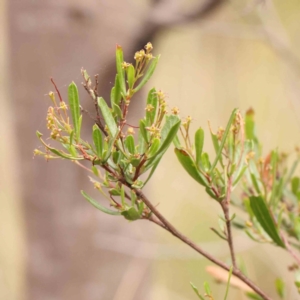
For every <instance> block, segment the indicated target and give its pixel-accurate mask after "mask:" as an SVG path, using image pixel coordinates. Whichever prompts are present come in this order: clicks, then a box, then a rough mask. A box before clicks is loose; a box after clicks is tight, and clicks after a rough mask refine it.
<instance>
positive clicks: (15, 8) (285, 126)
mask: <svg viewBox="0 0 300 300" xmlns="http://www.w3.org/2000/svg"><path fill="white" fill-rule="evenodd" d="M0 5H1V6H0V15H1V18H0V22H1V24H0V25H1V26H0V60H1V68H0V95H1V96H0V104H1V109H0V120H1V122H0V136H1V143H0V154H1V155H0V166H1V168H0V238H1V247H0V299H1V300H2V299H3V300H27V299H30V300H32V299H34V300H36V299H37V300H39V299H42V300H54V299H63V300H71V299H72V300H82V299H85V300H99V299H103V300H106V299H107V300H121V299H122V300H139V299H143V300H144V299H145V300H153V299H155V300H169V299H170V300H171V299H172V300H183V299H196V296H195V295H194V294H193V293H194V292H193V291H192V289H191V287H190V285H189V282H190V281H192V282H193V283H194V284H195V285H197V286H198V287H199V289H200V290H202V285H203V281H205V280H207V281H209V282H211V283H212V289H213V292H214V295H215V298H216V299H223V295H224V290H225V287H224V286H220V285H217V284H216V283H214V281H213V279H212V278H211V276H210V275H209V274H207V273H206V272H205V267H206V266H208V265H210V263H209V262H207V261H206V260H205V259H203V258H201V257H199V255H197V254H196V253H195V252H193V251H192V250H191V249H189V248H188V247H186V246H184V245H181V244H180V242H178V241H177V240H176V239H175V238H173V237H172V236H170V235H169V234H168V233H166V232H163V231H162V230H160V228H155V226H154V225H153V224H148V223H147V222H146V221H138V222H132V223H128V222H127V221H126V220H123V219H121V218H115V217H112V216H107V215H104V214H102V213H101V212H99V211H97V210H95V209H94V208H93V207H92V206H91V205H89V204H88V203H87V202H86V201H85V200H84V199H83V197H82V196H81V195H80V190H82V189H84V190H86V191H87V192H91V193H92V192H93V191H92V190H93V187H92V185H91V184H90V182H89V180H88V177H87V174H86V173H85V172H84V171H83V170H81V169H79V168H77V167H76V166H75V165H72V164H70V162H68V161H56V160H55V161H51V162H48V163H47V162H46V161H44V160H43V159H42V158H40V157H36V158H33V149H34V148H36V147H38V146H39V142H38V140H37V138H36V135H35V131H36V130H37V129H38V130H39V131H41V132H44V133H45V134H46V129H45V123H46V121H45V118H46V111H47V108H48V106H49V105H50V102H49V99H48V97H47V94H48V92H49V91H51V90H52V91H53V90H54V88H53V86H52V85H51V82H50V80H49V79H50V77H53V78H54V80H55V82H56V84H57V86H58V88H59V90H60V93H61V94H62V97H63V98H65V99H66V97H67V87H68V85H69V83H70V82H71V81H72V80H74V81H75V82H76V83H77V85H78V86H80V85H81V81H82V80H81V75H80V69H81V67H84V68H86V69H87V70H88V72H89V74H90V75H92V74H99V78H100V94H101V95H104V98H106V99H108V95H109V91H110V89H111V87H112V85H113V83H112V82H113V78H114V72H115V66H114V52H115V45H116V44H120V45H122V47H123V49H124V51H125V58H126V61H131V60H132V58H133V55H134V52H135V51H136V50H139V49H141V48H142V47H143V46H144V45H145V44H146V43H147V42H148V41H151V42H152V43H153V45H154V54H159V53H160V54H161V59H160V63H159V65H158V68H157V71H156V73H155V74H154V76H153V79H152V81H151V82H150V83H149V84H148V88H150V87H152V86H155V87H157V88H158V89H162V90H163V91H165V92H166V94H167V100H168V102H169V105H170V107H173V106H178V107H179V108H180V114H181V116H183V117H185V116H188V115H191V116H192V117H193V119H194V121H193V124H194V128H197V127H198V126H202V127H204V128H206V129H208V127H207V120H208V119H209V120H210V121H211V124H212V126H213V128H217V127H218V126H220V125H223V126H224V125H225V124H226V121H227V119H228V117H229V115H230V112H231V111H232V109H233V108H235V107H239V108H240V109H241V111H242V112H245V111H246V110H247V109H248V108H250V107H252V108H253V109H254V110H255V111H256V120H257V126H258V135H259V137H260V139H261V140H262V141H263V142H264V145H265V149H264V151H265V153H268V152H269V151H270V149H272V148H276V147H279V148H280V149H283V150H285V151H287V152H289V151H292V150H293V148H294V147H295V144H296V143H297V142H298V136H299V133H300V85H299V82H300V80H299V75H300V56H299V51H298V49H299V48H300V35H299V32H300V21H299V20H300V3H299V1H298V0H290V1H281V0H273V1H272V0H242V1H241V0H231V1H229V0H228V1H226V0H189V1H188V0H185V1H184V0H176V1H175V0H164V1H162V0H148V1H147V0H127V1H121V0H110V1H104V0H102V1H101V0H98V1H96V0H86V1H79V0H72V1H70V0H65V1H62V0H55V1H54V0H52V1H50V0H44V1H37V0H22V1H20V0H10V1H8V0H1V1H0ZM146 90H147V89H145V90H144V91H146ZM80 93H81V103H82V106H83V107H84V108H85V109H87V110H90V111H93V108H92V106H93V104H92V103H91V101H90V99H89V98H88V97H87V95H86V94H85V91H84V90H83V88H80ZM145 95H146V94H142V93H141V94H140V96H139V97H137V98H136V101H133V104H132V105H133V106H134V108H133V111H132V115H131V119H132V120H131V122H133V123H134V122H136V120H137V119H138V118H139V116H140V115H141V114H142V113H143V110H144V106H145ZM86 119H87V120H86V121H85V124H84V131H85V132H86V134H89V133H90V131H91V127H90V126H91V124H92V123H91V121H90V120H88V117H86ZM207 144H208V147H210V148H209V149H210V150H212V147H211V146H210V143H209V142H208V143H207ZM146 192H147V194H148V195H149V197H150V198H151V199H152V201H153V203H157V204H159V209H160V211H161V212H163V213H164V214H165V216H166V217H167V218H168V219H169V220H171V221H172V222H173V223H174V225H176V226H177V227H178V228H179V229H181V230H182V231H183V232H184V233H186V234H187V235H189V236H190V237H192V238H193V239H195V240H196V241H198V242H199V243H201V245H202V246H203V248H205V249H206V250H207V251H210V252H211V253H214V254H215V255H217V256H218V257H219V258H221V259H225V260H226V259H228V258H229V252H228V250H227V247H226V245H225V243H224V242H222V241H220V240H219V239H218V238H217V237H215V236H214V234H213V233H212V232H211V231H210V229H209V228H210V227H212V226H215V225H216V224H217V216H218V213H220V211H219V208H218V206H217V205H216V204H215V203H213V201H212V200H210V199H208V197H207V196H206V195H205V193H204V192H203V191H202V189H201V188H199V186H198V185H197V184H196V183H194V182H193V181H192V180H190V178H189V177H188V175H186V174H185V173H184V172H183V171H182V170H181V167H180V166H179V164H178V163H177V161H176V159H175V158H174V155H172V150H171V151H169V153H168V154H167V155H166V157H165V158H164V159H163V161H162V163H161V166H160V167H159V168H158V169H157V172H156V176H154V177H153V179H152V180H151V183H150V184H149V186H148V187H147V191H146ZM100 201H101V200H100ZM234 234H235V243H236V248H237V252H238V255H239V257H240V258H241V259H243V261H244V263H245V265H246V266H247V269H248V272H249V274H250V277H251V278H252V279H253V280H254V281H256V282H258V283H259V285H260V286H261V287H262V288H263V289H265V290H266V291H268V292H269V294H271V295H273V296H274V299H277V298H276V296H275V294H274V280H275V278H276V277H278V276H283V277H284V278H285V279H287V280H288V279H289V278H290V276H291V275H290V274H288V273H287V271H286V268H283V267H282V266H283V265H288V264H289V263H291V261H290V259H289V258H288V257H286V255H285V253H284V252H283V251H281V250H278V249H274V247H268V246H258V245H257V244H254V243H253V242H251V241H249V240H248V239H247V238H246V237H245V235H244V234H243V233H241V232H237V231H235V232H234ZM282 263H283V264H282ZM270 270H271V272H270ZM290 282H291V285H290V286H288V291H289V294H288V298H287V299H296V298H297V294H296V290H295V289H294V287H293V284H292V280H290ZM229 299H231V300H232V299H245V298H244V296H243V294H242V293H241V292H239V291H237V290H234V289H231V291H230V296H229Z"/></svg>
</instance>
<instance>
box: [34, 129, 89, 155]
mask: <svg viewBox="0 0 300 300" xmlns="http://www.w3.org/2000/svg"><path fill="white" fill-rule="evenodd" d="M36 135H37V137H38V138H39V140H40V141H41V143H42V144H43V145H44V146H45V147H46V148H47V149H48V150H49V151H51V152H52V153H53V154H55V155H57V156H59V157H61V158H65V159H70V160H83V159H84V158H83V157H82V156H78V157H77V156H72V155H69V154H67V153H65V152H63V151H60V150H57V149H55V148H52V147H50V146H49V145H47V144H46V143H45V142H44V140H43V139H42V136H43V135H42V134H41V133H40V132H39V131H37V132H36ZM68 147H69V149H70V146H69V144H68Z"/></svg>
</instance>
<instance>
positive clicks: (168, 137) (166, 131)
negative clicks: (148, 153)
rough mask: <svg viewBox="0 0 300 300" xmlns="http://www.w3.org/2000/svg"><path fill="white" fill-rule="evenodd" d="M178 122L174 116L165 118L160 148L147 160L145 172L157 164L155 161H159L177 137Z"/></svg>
mask: <svg viewBox="0 0 300 300" xmlns="http://www.w3.org/2000/svg"><path fill="white" fill-rule="evenodd" d="M180 122H181V121H180V119H179V118H178V117H177V116H174V115H172V116H170V117H168V118H167V120H166V123H165V125H164V126H163V128H162V130H161V143H160V147H159V149H158V150H157V152H156V154H155V156H153V157H152V158H150V159H149V161H148V163H147V165H146V166H145V170H148V169H149V168H151V167H152V166H153V165H154V164H155V163H156V162H157V160H158V161H159V160H160V159H161V158H162V156H163V155H164V153H165V152H166V151H167V149H168V148H169V146H170V145H171V143H172V141H173V139H174V138H175V136H176V135H177V131H178V129H179V127H180Z"/></svg>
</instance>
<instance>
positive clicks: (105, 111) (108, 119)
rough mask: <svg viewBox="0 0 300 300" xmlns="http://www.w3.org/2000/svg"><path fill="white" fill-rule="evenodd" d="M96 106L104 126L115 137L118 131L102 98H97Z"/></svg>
mask: <svg viewBox="0 0 300 300" xmlns="http://www.w3.org/2000/svg"><path fill="white" fill-rule="evenodd" d="M98 105H99V107H100V109H101V112H102V115H103V118H104V121H105V124H106V125H107V127H108V130H109V131H110V134H111V135H112V136H115V135H116V133H117V131H118V128H117V124H116V122H115V119H114V117H113V115H112V113H111V111H110V109H109V107H108V106H107V104H106V102H105V100H104V99H103V98H102V97H100V98H98Z"/></svg>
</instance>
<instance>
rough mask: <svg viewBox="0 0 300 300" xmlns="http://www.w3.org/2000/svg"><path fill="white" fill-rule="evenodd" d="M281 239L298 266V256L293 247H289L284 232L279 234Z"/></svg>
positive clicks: (299, 263) (299, 259)
mask: <svg viewBox="0 0 300 300" xmlns="http://www.w3.org/2000/svg"><path fill="white" fill-rule="evenodd" d="M281 237H282V240H283V242H284V245H285V247H286V249H287V251H288V252H289V253H290V254H291V256H292V257H293V258H294V259H295V260H296V262H297V264H298V265H299V266H300V257H299V256H298V255H297V254H296V253H295V251H294V250H293V248H292V247H291V245H290V243H289V241H288V239H287V238H286V237H285V235H284V234H281Z"/></svg>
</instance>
